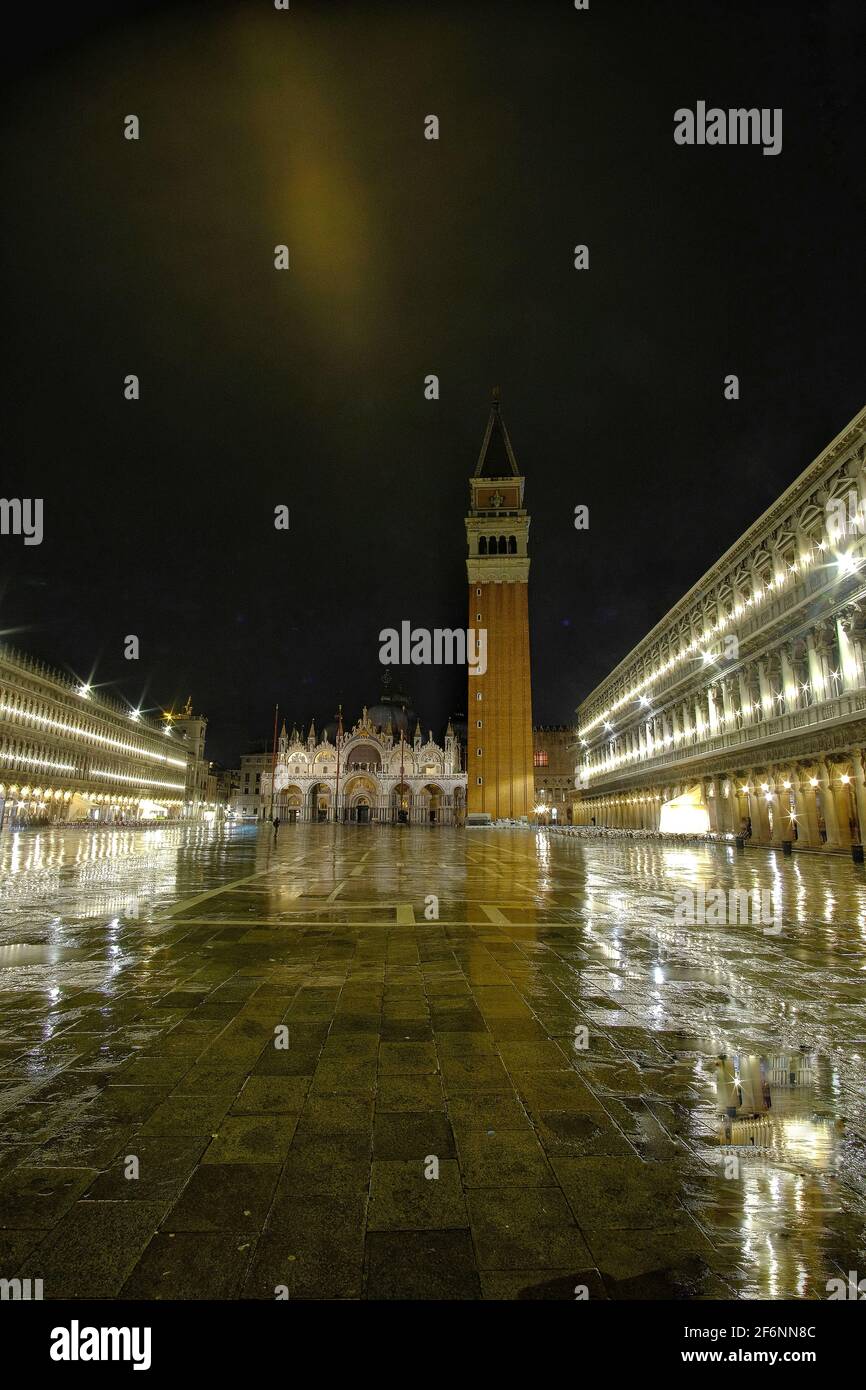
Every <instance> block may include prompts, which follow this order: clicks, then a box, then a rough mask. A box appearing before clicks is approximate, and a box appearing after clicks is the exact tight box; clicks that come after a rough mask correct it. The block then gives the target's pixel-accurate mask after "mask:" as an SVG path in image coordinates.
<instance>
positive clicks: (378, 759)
mask: <svg viewBox="0 0 866 1390" xmlns="http://www.w3.org/2000/svg"><path fill="white" fill-rule="evenodd" d="M408 724H409V719H408V717H407V715H406V712H405V709H404V708H402V707H401V706H400V705H399V704H398V703H397V702H396V701H395V702H393V703H388V702H384V703H382V704H379V705H374V706H373V707H372V708H370V709H367V707H366V706H365V707H364V709H363V711H362V713H361V717H360V719H359V720H358V721H357V723H356V724H354V726H352V728H351V729H348V728H347V729H344V728H343V722H342V718H341V717H340V718H339V719H338V721H337V723H336V725H330V726H326V727H325V728H323V730H322V732H321V734H320V733H317V731H316V725H315V722H313V723H312V724H311V725H310V728H309V731H308V733H307V736H306V738H304V737H303V736H302V734H301V733H300V732H299V731H298V729H297V728H293V729H292V730H291V732H287V731H286V726H285V724H283V727H282V731H281V733H280V736H279V740H278V743H277V748H276V757H275V760H274V763H273V773H271V771H267V772H263V773H262V776H261V793H260V802H259V805H260V811H259V815H260V818H262V819H272V818H273V817H279V820H280V821H281V822H282V823H288V824H293V823H295V822H298V821H334V820H337V821H345V822H353V823H355V824H360V825H369V824H379V825H397V824H407V825H433V826H442V825H454V826H459V825H463V823H464V819H465V809H466V773H465V771H464V770H463V768H462V758H461V746H460V740H459V737H458V735H457V733H455V730H454V726H453V724H452V723H450V722H449V724H448V728H447V730H446V733H445V743H444V747H443V746H440V744H438V743H436V742H435V740H434V738H433V733H432V730H431V731H430V732H429V733H428V735H427V737H426V738H425V737H424V736H423V734H422V733H421V725H420V723H419V722H418V721H417V719H416V721H415V725H414V730H413V731H412V732H411V733H410V731H409V728H408Z"/></svg>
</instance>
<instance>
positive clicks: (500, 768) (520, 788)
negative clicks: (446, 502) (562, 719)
mask: <svg viewBox="0 0 866 1390" xmlns="http://www.w3.org/2000/svg"><path fill="white" fill-rule="evenodd" d="M524 481H525V480H524V479H523V477H522V476H521V474H520V472H519V470H518V467H517V462H516V460H515V457H514V450H513V449H512V447H511V440H510V439H509V437H508V430H507V429H506V428H505V421H504V420H503V418H502V411H501V406H500V400H499V391H498V389H497V390H494V392H493V404H492V405H491V408H490V415H489V417H488V420H487V428H486V430H485V431H484V439H483V441H482V444H481V453H480V454H479V456H478V463H477V464H476V467H475V473H474V475H473V477H472V478H470V480H469V489H470V499H469V514H468V516H467V517H466V540H467V543H468V547H469V555H468V558H467V561H466V572H467V578H468V580H469V623H468V626H469V627H470V628H472V629H473V630H474V631H475V632H476V634H477V633H478V632H479V631H480V632H486V669H485V670H483V671H482V670H481V667H482V665H483V663H482V662H478V663H477V673H476V674H473V671H472V667H471V666H470V668H469V704H468V709H467V712H466V713H467V721H468V730H467V738H466V780H467V788H466V808H467V823H469V824H471V823H473V822H474V823H475V824H483V823H485V822H488V821H495V820H506V819H509V820H522V819H528V818H529V817H531V815H532V809H533V801H534V778H533V762H532V688H531V681H530V665H529V605H528V592H529V516H528V515H527V513H526V510H525V508H524V505H523V491H524ZM475 650H476V651H479V650H481V651H483V646H481V644H480V642H479V638H478V637H477V636H476V639H475Z"/></svg>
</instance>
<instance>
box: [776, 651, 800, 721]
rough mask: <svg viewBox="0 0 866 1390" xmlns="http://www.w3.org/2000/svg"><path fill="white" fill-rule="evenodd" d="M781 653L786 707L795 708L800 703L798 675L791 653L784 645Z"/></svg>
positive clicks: (787, 708) (783, 692)
mask: <svg viewBox="0 0 866 1390" xmlns="http://www.w3.org/2000/svg"><path fill="white" fill-rule="evenodd" d="M779 655H780V658H781V662H782V694H783V695H784V696H785V709H786V710H795V709H796V708H797V706H798V704H799V699H798V697H799V690H798V687H797V677H796V676H795V674H794V668H793V666H792V665H791V655H790V652H789V651H788V648H787V647H782V648H781V649H780V653H779Z"/></svg>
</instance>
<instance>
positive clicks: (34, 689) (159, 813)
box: [0, 645, 208, 826]
mask: <svg viewBox="0 0 866 1390" xmlns="http://www.w3.org/2000/svg"><path fill="white" fill-rule="evenodd" d="M206 727H207V720H206V719H205V718H204V716H199V715H195V714H193V712H192V708H191V706H187V708H186V709H184V710H183V711H182V713H181V714H180V715H179V716H178V717H177V719H176V720H175V719H170V720H169V719H167V720H165V721H163V722H161V723H157V721H156V720H153V719H150V718H149V717H148V716H147V715H145V714H143V713H142V712H141V711H140V710H137V709H134V708H132V707H131V706H129V705H124V704H122V703H121V702H120V701H119V700H116V699H113V698H112V697H111V696H109V695H107V694H105V693H104V692H103V691H101V690H95V689H91V687H90V686H89V685H88V684H86V683H81V682H79V681H73V680H70V678H69V677H68V676H66V675H64V674H63V673H62V672H60V671H55V670H53V669H52V668H51V667H49V666H47V665H45V663H44V662H41V661H38V660H37V659H35V658H34V657H31V656H28V655H27V654H26V653H24V652H20V651H17V650H15V649H14V648H12V647H9V646H6V645H0V824H3V825H6V826H10V825H11V826H15V825H21V826H26V825H41V824H55V823H68V822H70V821H82V820H88V821H99V822H103V823H105V822H107V823H109V824H120V823H124V822H127V821H141V820H162V819H171V818H176V817H180V816H182V815H185V816H198V815H200V814H202V813H203V812H204V810H205V798H206V795H207V775H208V763H207V760H206V758H205V754H204V742H205V731H206Z"/></svg>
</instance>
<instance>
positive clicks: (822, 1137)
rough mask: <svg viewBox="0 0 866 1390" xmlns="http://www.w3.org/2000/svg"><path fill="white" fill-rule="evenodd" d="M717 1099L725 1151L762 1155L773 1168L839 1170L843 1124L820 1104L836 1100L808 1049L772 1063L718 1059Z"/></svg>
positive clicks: (738, 1056) (740, 1056) (750, 1057)
mask: <svg viewBox="0 0 866 1390" xmlns="http://www.w3.org/2000/svg"><path fill="white" fill-rule="evenodd" d="M714 1065H715V1070H716V1097H717V1102H718V1108H719V1114H720V1119H721V1128H720V1131H719V1140H720V1143H721V1144H722V1145H723V1146H724V1147H726V1148H749V1149H758V1150H760V1151H761V1152H762V1153H763V1154H764V1156H765V1157H766V1158H767V1159H768V1160H769V1161H771V1162H778V1163H781V1164H785V1163H787V1164H788V1165H791V1164H793V1165H795V1166H797V1167H801V1168H802V1167H806V1168H811V1169H815V1170H823V1169H829V1168H832V1167H834V1166H835V1163H836V1155H837V1150H838V1140H839V1137H840V1136H841V1135H842V1134H843V1133H844V1129H845V1125H844V1121H843V1120H842V1119H841V1118H840V1117H838V1116H836V1117H834V1116H833V1115H832V1114H828V1113H827V1111H826V1105H824V1104H822V1103H821V1101H820V1100H818V1099H816V1092H817V1091H818V1090H819V1089H820V1090H822V1091H823V1092H825V1093H826V1094H827V1096H828V1097H829V1096H830V1095H832V1078H831V1075H830V1073H829V1071H828V1068H827V1067H826V1066H825V1067H824V1068H823V1071H824V1076H823V1081H822V1078H821V1077H820V1076H819V1067H818V1065H817V1063H816V1059H815V1057H814V1056H813V1055H812V1054H811V1053H809V1052H807V1051H806V1049H805V1048H804V1047H801V1048H800V1049H798V1051H797V1052H785V1053H778V1054H776V1055H774V1056H771V1057H759V1056H757V1055H755V1054H744V1053H732V1054H728V1055H722V1056H720V1057H718V1058H717V1059H716V1062H715V1064H714Z"/></svg>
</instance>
